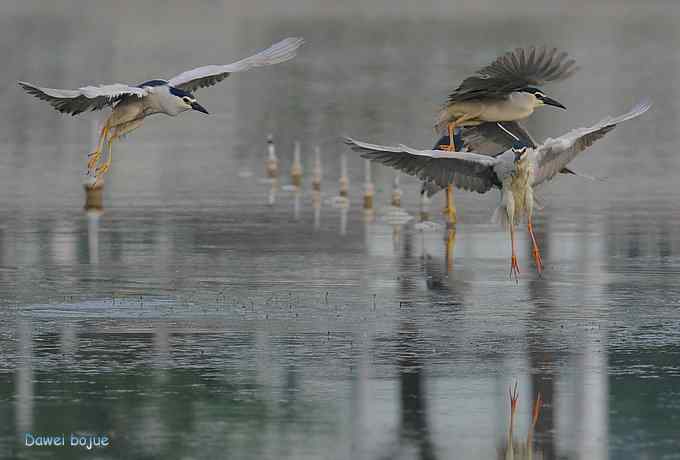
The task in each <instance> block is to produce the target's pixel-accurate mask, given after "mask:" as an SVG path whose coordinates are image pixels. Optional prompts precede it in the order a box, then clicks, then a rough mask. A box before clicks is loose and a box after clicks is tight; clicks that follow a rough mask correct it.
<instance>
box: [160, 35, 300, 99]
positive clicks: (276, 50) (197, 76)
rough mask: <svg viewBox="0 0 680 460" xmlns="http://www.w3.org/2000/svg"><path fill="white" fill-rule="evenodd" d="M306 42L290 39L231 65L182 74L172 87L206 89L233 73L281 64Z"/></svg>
mask: <svg viewBox="0 0 680 460" xmlns="http://www.w3.org/2000/svg"><path fill="white" fill-rule="evenodd" d="M304 42H305V41H304V40H303V39H302V38H297V37H289V38H286V39H283V40H281V41H280V42H278V43H275V44H273V45H272V46H270V47H269V48H267V49H266V50H264V51H260V52H259V53H257V54H254V55H253V56H250V57H247V58H245V59H241V60H240V61H237V62H234V63H231V64H227V65H207V66H203V67H197V68H195V69H192V70H187V71H186V72H182V73H181V74H179V75H177V76H175V77H172V78H171V79H170V85H171V86H174V87H176V88H179V89H182V90H184V91H189V92H193V91H195V90H197V89H199V88H206V87H208V86H212V85H215V84H217V83H219V82H221V81H222V80H224V79H225V78H227V77H228V76H229V75H230V74H231V73H233V72H243V71H244V70H250V69H252V68H254V67H261V66H265V65H273V64H279V63H281V62H286V61H288V60H290V59H293V58H294V57H295V55H296V54H297V49H298V48H299V47H300V46H301V45H302V44H303V43H304Z"/></svg>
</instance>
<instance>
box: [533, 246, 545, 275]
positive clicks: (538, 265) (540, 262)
mask: <svg viewBox="0 0 680 460" xmlns="http://www.w3.org/2000/svg"><path fill="white" fill-rule="evenodd" d="M531 255H533V256H534V262H536V271H537V272H538V274H539V275H540V274H541V273H543V259H542V258H541V253H540V252H539V250H538V249H537V248H534V249H533V250H532V251H531Z"/></svg>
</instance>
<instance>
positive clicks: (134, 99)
mask: <svg viewBox="0 0 680 460" xmlns="http://www.w3.org/2000/svg"><path fill="white" fill-rule="evenodd" d="M303 43H304V40H303V39H301V38H295V37H290V38H286V39H284V40H281V41H280V42H278V43H275V44H274V45H272V46H270V47H269V48H267V49H266V50H264V51H261V52H259V53H257V54H255V55H253V56H250V57H247V58H245V59H241V60H240V61H237V62H234V63H232V64H227V65H208V66H203V67H197V68H195V69H192V70H188V71H186V72H182V73H180V74H179V75H176V76H174V77H172V78H171V79H170V80H161V79H155V80H149V81H146V82H144V83H142V84H140V85H136V86H135V85H126V84H119V83H116V84H111V85H99V86H85V87H82V88H78V89H76V90H66V89H52V88H42V87H39V86H36V85H33V84H31V83H26V82H19V86H21V87H22V88H23V89H25V90H26V92H28V93H29V94H32V95H34V96H36V97H37V98H39V99H42V100H44V101H47V102H48V103H49V104H50V105H51V106H52V107H54V108H55V109H56V110H58V111H59V112H62V113H69V114H71V115H77V114H79V113H81V112H84V111H86V110H92V111H94V110H102V109H104V108H105V107H113V112H112V113H111V115H109V116H108V117H107V119H106V120H105V122H104V123H103V126H102V130H101V134H100V136H99V141H98V143H97V148H96V150H95V151H94V152H92V153H91V154H90V155H89V160H88V164H87V167H88V171H89V172H91V173H94V175H95V177H96V179H97V180H99V178H100V177H101V176H102V174H104V173H105V172H106V171H108V169H109V168H110V166H111V154H112V144H113V141H114V140H116V139H118V138H120V137H121V136H124V135H126V134H128V133H130V132H131V131H133V130H135V129H137V128H139V127H140V126H141V125H142V122H143V121H144V119H145V118H146V117H148V116H149V115H154V114H157V113H163V114H165V115H169V116H172V117H174V116H176V115H179V114H180V113H182V112H185V111H187V110H196V111H198V112H203V113H205V114H207V113H208V111H207V110H206V109H205V108H204V107H203V106H202V105H201V104H199V103H198V101H197V100H196V97H195V96H194V94H193V93H194V91H196V90H197V89H200V88H205V87H208V86H213V85H215V84H217V83H218V82H220V81H222V80H224V79H225V78H227V77H228V76H229V75H231V74H232V73H234V72H243V71H245V70H250V69H253V68H255V67H262V66H268V65H273V64H279V63H281V62H286V61H288V60H290V59H292V58H293V57H295V55H296V53H297V50H298V48H299V47H300V46H301V45H302V44H303ZM105 146H108V158H107V160H106V162H104V163H103V164H101V165H100V166H99V167H97V164H98V162H99V160H100V158H101V155H102V151H103V149H104V147H105Z"/></svg>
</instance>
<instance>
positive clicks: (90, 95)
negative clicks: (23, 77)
mask: <svg viewBox="0 0 680 460" xmlns="http://www.w3.org/2000/svg"><path fill="white" fill-rule="evenodd" d="M19 86H21V87H22V88H23V89H24V90H26V92H27V93H29V94H32V95H33V96H35V97H37V98H38V99H41V100H43V101H47V102H48V103H49V104H50V105H51V106H52V107H54V108H55V109H57V110H58V111H60V112H63V113H70V114H71V115H76V114H79V113H81V112H85V111H86V110H101V109H103V108H104V107H106V106H110V105H113V104H115V103H116V102H118V101H119V100H121V99H122V98H124V97H126V96H137V97H139V98H142V97H144V96H146V95H147V94H149V89H148V88H138V87H136V86H129V85H125V84H121V83H115V84H111V85H100V86H84V87H82V88H78V89H75V90H71V89H55V88H42V87H40V86H36V85H33V84H32V83H26V82H22V81H20V82H19Z"/></svg>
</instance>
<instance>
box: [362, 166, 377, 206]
mask: <svg viewBox="0 0 680 460" xmlns="http://www.w3.org/2000/svg"><path fill="white" fill-rule="evenodd" d="M364 179H365V182H364V209H373V193H374V190H375V187H373V180H372V179H371V162H370V160H364Z"/></svg>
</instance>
